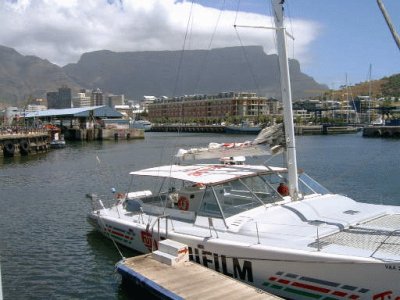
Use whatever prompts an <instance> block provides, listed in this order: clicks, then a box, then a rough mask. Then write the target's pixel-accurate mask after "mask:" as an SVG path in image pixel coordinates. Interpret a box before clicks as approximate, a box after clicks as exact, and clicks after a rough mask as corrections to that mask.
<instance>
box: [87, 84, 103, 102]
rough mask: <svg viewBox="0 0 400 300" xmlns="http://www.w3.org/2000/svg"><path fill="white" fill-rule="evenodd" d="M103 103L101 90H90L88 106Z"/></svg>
mask: <svg viewBox="0 0 400 300" xmlns="http://www.w3.org/2000/svg"><path fill="white" fill-rule="evenodd" d="M101 105H104V103H103V92H102V91H101V90H100V89H99V88H97V89H94V90H93V91H92V95H91V97H90V106H101Z"/></svg>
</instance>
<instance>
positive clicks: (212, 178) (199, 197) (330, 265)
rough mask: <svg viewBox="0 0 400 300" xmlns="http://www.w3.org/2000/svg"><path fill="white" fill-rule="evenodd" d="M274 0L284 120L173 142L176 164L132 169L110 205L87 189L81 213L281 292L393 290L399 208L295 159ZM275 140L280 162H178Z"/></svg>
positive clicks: (110, 230) (120, 233)
mask: <svg viewBox="0 0 400 300" xmlns="http://www.w3.org/2000/svg"><path fill="white" fill-rule="evenodd" d="M272 3H273V15H274V20H275V30H276V39H277V45H278V58H279V66H280V68H279V69H280V71H281V92H282V101H283V107H284V112H283V115H284V128H282V127H283V126H282V125H281V124H278V125H274V126H271V127H268V128H264V129H263V130H262V131H261V132H260V134H259V135H258V136H257V138H256V139H255V140H254V141H252V142H244V143H224V144H210V145H209V147H204V148H196V149H188V150H183V151H182V150H180V151H179V152H178V156H179V159H180V160H179V163H178V164H172V165H164V166H158V167H153V168H147V169H143V170H139V171H134V172H131V173H130V175H131V176H133V178H132V180H131V181H130V182H131V185H130V186H129V188H128V189H127V190H126V191H125V192H123V193H115V194H114V196H113V198H114V199H113V203H112V204H111V205H110V206H107V207H106V206H105V205H104V203H105V202H104V199H100V198H99V197H97V196H96V195H94V194H91V195H90V198H91V200H92V211H91V212H90V213H89V214H88V216H87V219H88V222H89V223H90V224H91V225H92V226H93V227H94V228H95V229H97V230H98V231H100V232H101V233H102V234H104V235H105V236H106V237H108V238H110V239H112V240H114V241H115V242H117V243H120V244H122V245H124V246H126V247H129V248H132V249H134V250H136V251H139V252H152V251H153V250H155V249H157V247H158V242H159V241H160V240H162V239H167V238H168V239H171V240H174V241H177V242H180V243H183V244H185V245H188V247H189V248H188V249H189V258H190V259H191V260H193V261H195V262H197V263H200V264H203V265H204V266H206V267H209V268H213V269H215V270H216V271H219V272H222V273H224V274H225V275H227V276H230V277H233V278H236V279H238V280H241V281H245V282H247V283H248V284H251V285H254V286H256V287H257V288H260V289H263V290H266V291H267V292H270V293H273V294H276V295H278V296H281V297H283V298H286V299H296V300H305V299H332V300H333V299H381V300H388V299H400V286H399V282H400V207H399V206H391V205H376V204H368V203H361V202H356V201H354V200H352V199H350V198H348V197H346V196H343V195H339V194H334V193H332V192H330V191H328V190H327V189H325V188H324V187H323V186H321V185H320V184H318V183H317V182H316V181H314V180H313V179H311V178H310V177H309V176H308V175H307V174H305V173H304V172H303V171H300V170H299V169H298V168H297V158H296V145H295V135H294V124H293V112H292V100H291V89H290V78H289V68H288V58H287V52H286V41H285V35H286V31H285V27H284V24H283V3H284V1H283V0H272ZM279 132H282V134H283V136H281V135H280V134H279ZM266 145H269V147H267V146H266ZM280 149H284V155H283V157H284V159H285V164H284V165H283V166H267V165H259V164H257V165H250V164H244V163H242V162H243V160H240V164H234V162H235V160H234V159H228V160H226V159H224V160H223V161H222V163H215V164H204V163H196V164H189V165H186V164H183V162H184V161H187V160H190V159H192V160H193V159H205V158H207V159H212V158H221V157H229V158H230V157H232V156H238V155H243V156H251V155H266V156H274V155H277V154H279V153H281V152H282V151H280ZM250 153H251V155H250ZM267 162H268V161H267ZM231 163H232V164H231ZM371 172H373V170H371ZM279 186H282V187H284V188H279V189H278V187H279ZM193 280H195V278H193ZM221 288H222V287H221Z"/></svg>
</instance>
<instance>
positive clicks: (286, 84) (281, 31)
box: [272, 0, 299, 200]
mask: <svg viewBox="0 0 400 300" xmlns="http://www.w3.org/2000/svg"><path fill="white" fill-rule="evenodd" d="M284 2H285V1H284V0H272V7H273V11H274V21H275V30H276V42H277V47H278V58H279V68H280V75H281V92H282V103H283V119H284V124H285V138H286V163H287V168H288V181H289V182H288V184H289V193H290V196H291V198H292V199H293V200H297V197H298V191H299V183H298V174H297V158H296V142H295V138H294V123H293V110H292V90H291V87H290V74H289V61H288V58H287V51H286V29H285V27H283V3H284Z"/></svg>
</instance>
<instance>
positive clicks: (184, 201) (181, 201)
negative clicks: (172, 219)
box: [178, 196, 189, 211]
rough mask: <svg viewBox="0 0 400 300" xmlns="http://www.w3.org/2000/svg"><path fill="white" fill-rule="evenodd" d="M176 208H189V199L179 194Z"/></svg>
mask: <svg viewBox="0 0 400 300" xmlns="http://www.w3.org/2000/svg"><path fill="white" fill-rule="evenodd" d="M178 208H179V209H180V210H185V211H186V210H188V209H189V200H188V198H187V197H185V196H179V198H178Z"/></svg>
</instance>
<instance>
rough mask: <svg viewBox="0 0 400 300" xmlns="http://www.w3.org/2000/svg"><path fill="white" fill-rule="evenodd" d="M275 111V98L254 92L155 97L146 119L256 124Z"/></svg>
mask: <svg viewBox="0 0 400 300" xmlns="http://www.w3.org/2000/svg"><path fill="white" fill-rule="evenodd" d="M278 111H279V109H278V101H277V100H275V99H267V98H265V97H260V96H257V94H256V93H244V92H241V93H236V92H226V93H219V94H216V95H191V96H182V97H175V98H169V99H165V98H161V99H156V100H155V101H154V102H153V103H149V105H148V118H149V119H150V120H151V121H153V122H161V123H163V122H179V123H192V122H200V123H206V124H209V123H220V122H223V121H229V122H230V123H238V122H241V121H252V122H255V123H258V122H261V121H262V118H263V117H264V116H266V115H270V114H278Z"/></svg>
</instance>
